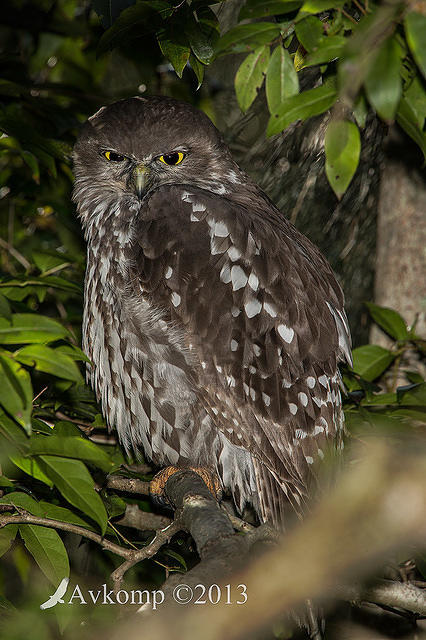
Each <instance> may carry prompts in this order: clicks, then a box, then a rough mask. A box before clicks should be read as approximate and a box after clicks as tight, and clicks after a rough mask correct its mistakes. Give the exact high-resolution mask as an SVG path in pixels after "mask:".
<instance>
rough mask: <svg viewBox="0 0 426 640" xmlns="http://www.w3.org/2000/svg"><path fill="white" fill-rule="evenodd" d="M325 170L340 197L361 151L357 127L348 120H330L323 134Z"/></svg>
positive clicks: (355, 167) (356, 165)
mask: <svg viewBox="0 0 426 640" xmlns="http://www.w3.org/2000/svg"><path fill="white" fill-rule="evenodd" d="M324 147H325V172H326V174H327V178H328V182H329V183H330V186H331V188H332V189H333V191H334V193H335V194H336V196H337V197H338V198H339V199H340V198H341V197H342V195H343V194H344V193H345V191H346V189H347V188H348V186H349V184H350V182H351V180H352V178H353V177H354V174H355V171H356V169H357V167H358V162H359V155H360V152H361V137H360V135H359V129H358V127H357V126H356V124H354V123H353V122H349V121H348V120H340V121H333V120H332V121H331V122H330V123H329V125H328V127H327V131H326V134H325V143H324Z"/></svg>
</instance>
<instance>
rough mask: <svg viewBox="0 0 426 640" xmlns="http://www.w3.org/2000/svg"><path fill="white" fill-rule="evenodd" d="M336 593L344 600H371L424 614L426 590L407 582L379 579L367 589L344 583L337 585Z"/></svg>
mask: <svg viewBox="0 0 426 640" xmlns="http://www.w3.org/2000/svg"><path fill="white" fill-rule="evenodd" d="M337 595H339V596H341V597H342V598H343V599H345V600H352V601H354V602H372V603H373V604H378V605H383V606H386V607H392V608H393V609H404V610H406V611H410V612H412V613H417V614H418V615H420V616H426V590H425V589H419V588H418V587H416V586H415V585H413V584H410V583H409V582H395V581H393V580H381V581H380V582H379V583H378V584H376V585H375V586H373V587H369V588H367V589H365V588H363V587H361V586H357V585H350V586H348V585H345V586H342V587H338V589H337Z"/></svg>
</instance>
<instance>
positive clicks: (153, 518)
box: [115, 504, 172, 531]
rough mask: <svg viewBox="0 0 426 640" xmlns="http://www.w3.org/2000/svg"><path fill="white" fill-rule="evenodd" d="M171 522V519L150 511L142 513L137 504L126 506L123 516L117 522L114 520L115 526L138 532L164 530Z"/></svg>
mask: <svg viewBox="0 0 426 640" xmlns="http://www.w3.org/2000/svg"><path fill="white" fill-rule="evenodd" d="M171 522H172V521H171V519H170V518H167V517H166V516H161V515H159V514H157V513H152V512H150V511H142V509H139V507H138V505H137V504H128V505H127V507H126V512H125V514H124V516H123V517H122V518H120V519H119V520H115V524H120V525H122V526H124V527H131V528H132V529H138V530H139V531H147V530H156V529H164V527H167V526H168V525H169V524H171Z"/></svg>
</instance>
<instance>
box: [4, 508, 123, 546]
mask: <svg viewBox="0 0 426 640" xmlns="http://www.w3.org/2000/svg"><path fill="white" fill-rule="evenodd" d="M8 524H38V525H40V526H41V527H48V528H49V529H59V530H60V531H68V532H69V533H75V534H76V535H78V536H83V537H84V538H88V539H89V540H93V542H97V543H98V544H99V545H100V546H101V547H102V548H103V549H106V550H107V551H111V552H112V553H115V554H116V555H117V556H121V557H122V558H131V557H132V554H133V553H134V551H133V550H132V549H124V548H123V547H120V546H119V545H118V544H114V542H110V541H109V540H106V539H105V538H104V537H103V536H101V535H99V534H98V533H95V532H94V531H89V530H88V529H85V528H84V527H80V526H78V525H76V524H70V523H69V522H61V521H60V520H53V519H51V518H40V517H38V516H33V515H31V514H30V513H28V512H26V511H24V510H21V509H20V513H19V515H13V516H0V529H2V528H3V527H5V526H6V525H8Z"/></svg>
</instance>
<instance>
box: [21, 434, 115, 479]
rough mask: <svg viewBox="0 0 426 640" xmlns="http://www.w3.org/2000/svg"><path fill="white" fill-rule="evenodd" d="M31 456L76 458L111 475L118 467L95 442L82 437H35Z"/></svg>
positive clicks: (31, 443)
mask: <svg viewBox="0 0 426 640" xmlns="http://www.w3.org/2000/svg"><path fill="white" fill-rule="evenodd" d="M30 454H31V455H55V456H61V457H65V458H76V459H78V460H83V461H84V462H87V463H88V464H91V465H93V466H95V467H98V469H102V471H105V472H106V473H111V471H113V470H114V469H115V468H116V465H115V464H114V463H113V462H111V460H110V458H109V456H108V454H107V453H105V451H104V450H103V449H102V448H101V447H100V446H99V445H96V444H95V443H94V442H91V441H90V440H87V439H86V438H83V437H81V436H64V435H63V434H60V435H58V436H56V435H51V436H42V435H40V436H33V437H32V438H31V442H30Z"/></svg>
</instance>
